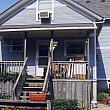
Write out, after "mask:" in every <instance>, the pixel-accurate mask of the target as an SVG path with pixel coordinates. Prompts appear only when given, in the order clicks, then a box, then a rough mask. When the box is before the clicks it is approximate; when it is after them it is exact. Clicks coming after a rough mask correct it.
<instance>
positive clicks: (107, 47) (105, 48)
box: [96, 46, 110, 50]
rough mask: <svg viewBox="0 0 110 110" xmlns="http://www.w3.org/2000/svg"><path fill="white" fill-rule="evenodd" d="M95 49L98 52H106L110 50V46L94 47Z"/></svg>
mask: <svg viewBox="0 0 110 110" xmlns="http://www.w3.org/2000/svg"><path fill="white" fill-rule="evenodd" d="M96 49H97V50H99V49H104V50H107V49H110V46H103V47H96Z"/></svg>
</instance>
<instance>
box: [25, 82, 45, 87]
mask: <svg viewBox="0 0 110 110" xmlns="http://www.w3.org/2000/svg"><path fill="white" fill-rule="evenodd" d="M43 85H44V82H41V83H36V82H25V85H24V86H30V87H32V86H33V87H43Z"/></svg>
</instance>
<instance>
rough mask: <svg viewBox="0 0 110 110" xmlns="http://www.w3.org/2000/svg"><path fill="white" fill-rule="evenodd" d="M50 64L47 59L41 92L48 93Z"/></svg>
mask: <svg viewBox="0 0 110 110" xmlns="http://www.w3.org/2000/svg"><path fill="white" fill-rule="evenodd" d="M50 64H51V58H49V61H48V66H47V71H46V76H45V80H44V85H43V89H42V91H43V92H47V91H48V84H49V79H50V73H51V70H50Z"/></svg>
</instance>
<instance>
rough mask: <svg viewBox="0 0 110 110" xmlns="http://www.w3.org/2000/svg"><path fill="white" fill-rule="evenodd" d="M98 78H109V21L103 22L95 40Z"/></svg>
mask: <svg viewBox="0 0 110 110" xmlns="http://www.w3.org/2000/svg"><path fill="white" fill-rule="evenodd" d="M97 55H98V59H97V73H98V78H104V79H110V23H105V24H104V25H103V27H102V30H101V32H100V34H99V37H98V40H97Z"/></svg>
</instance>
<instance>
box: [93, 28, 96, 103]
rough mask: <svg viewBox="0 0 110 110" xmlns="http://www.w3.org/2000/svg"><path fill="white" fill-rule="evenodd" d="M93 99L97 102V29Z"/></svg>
mask: <svg viewBox="0 0 110 110" xmlns="http://www.w3.org/2000/svg"><path fill="white" fill-rule="evenodd" d="M93 99H94V100H95V101H97V59H96V29H95V30H94V67H93Z"/></svg>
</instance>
